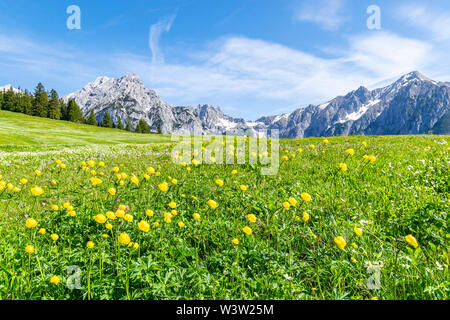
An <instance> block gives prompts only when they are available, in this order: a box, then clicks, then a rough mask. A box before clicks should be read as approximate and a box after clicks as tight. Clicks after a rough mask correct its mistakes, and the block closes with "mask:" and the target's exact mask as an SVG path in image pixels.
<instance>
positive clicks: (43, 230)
mask: <svg viewBox="0 0 450 320" xmlns="http://www.w3.org/2000/svg"><path fill="white" fill-rule="evenodd" d="M38 232H39V233H40V234H45V233H46V232H47V230H45V228H40V229H39V231H38Z"/></svg>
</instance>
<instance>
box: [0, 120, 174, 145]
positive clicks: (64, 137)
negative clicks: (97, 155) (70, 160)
mask: <svg viewBox="0 0 450 320" xmlns="http://www.w3.org/2000/svg"><path fill="white" fill-rule="evenodd" d="M169 141H170V137H169V136H165V135H152V134H135V133H130V132H126V131H120V130H115V129H106V128H100V127H95V126H88V125H83V124H76V123H72V122H67V121H56V120H50V119H45V118H38V117H30V116H27V115H23V114H20V113H13V112H8V111H0V150H9V149H11V146H13V145H14V146H26V149H29V148H30V147H32V148H33V149H36V148H38V149H39V148H42V147H48V146H56V145H59V146H61V145H63V146H85V145H90V144H109V145H112V144H123V143H134V144H146V143H163V142H169ZM17 149H18V148H17V147H14V150H17Z"/></svg>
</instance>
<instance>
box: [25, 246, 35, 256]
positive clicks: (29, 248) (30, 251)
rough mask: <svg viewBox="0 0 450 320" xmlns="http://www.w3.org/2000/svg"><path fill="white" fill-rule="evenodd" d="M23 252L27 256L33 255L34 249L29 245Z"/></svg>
mask: <svg viewBox="0 0 450 320" xmlns="http://www.w3.org/2000/svg"><path fill="white" fill-rule="evenodd" d="M25 252H26V253H28V254H33V253H34V248H33V246H31V245H28V246H26V247H25Z"/></svg>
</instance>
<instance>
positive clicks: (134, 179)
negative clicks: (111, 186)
mask: <svg viewBox="0 0 450 320" xmlns="http://www.w3.org/2000/svg"><path fill="white" fill-rule="evenodd" d="M131 182H132V183H134V184H135V185H139V179H138V178H137V177H136V176H132V177H131Z"/></svg>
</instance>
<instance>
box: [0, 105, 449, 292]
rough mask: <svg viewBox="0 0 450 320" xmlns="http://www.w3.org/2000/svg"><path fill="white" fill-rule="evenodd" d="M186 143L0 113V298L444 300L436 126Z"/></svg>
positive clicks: (445, 257)
mask: <svg viewBox="0 0 450 320" xmlns="http://www.w3.org/2000/svg"><path fill="white" fill-rule="evenodd" d="M189 141H190V142H187V143H185V149H184V150H185V151H184V152H175V153H174V150H176V147H177V146H179V142H174V141H171V138H170V136H165V135H158V134H142V133H132V132H127V131H125V130H122V131H121V130H117V129H116V130H115V129H109V128H101V127H95V126H87V125H85V124H77V123H71V122H67V121H58V120H51V119H43V118H38V117H32V116H27V115H22V114H17V113H12V112H9V111H0V299H5V300H23V299H26V300H33V299H37V300H38V299H39V300H40V299H61V300H62V299H85V300H88V299H92V300H97V299H117V300H119V299H156V300H168V299H170V300H174V299H175V300H177V299H187V300H191V299H248V300H252V299H255V300H265V299H273V300H278V299H286V300H298V299H302V300H310V299H311V300H322V299H338V300H350V299H351V300H368V299H373V300H375V299H379V300H387V299H394V300H417V299H422V300H423V299H433V300H448V298H449V292H450V277H449V271H448V265H449V245H450V230H449V228H448V220H449V219H448V211H449V181H450V179H449V160H450V156H449V154H450V144H449V143H450V138H449V136H445V135H433V134H428V135H405V136H351V137H328V138H302V139H279V140H278V139H263V138H252V137H245V138H244V137H229V136H227V137H225V136H215V137H213V138H210V139H203V140H200V141H201V143H200V144H198V143H195V141H198V140H195V137H194V136H192V140H189ZM214 141H215V143H216V145H219V146H222V147H223V148H222V151H221V152H217V153H214V152H213V153H210V152H209V151H208V150H210V148H209V146H210V145H211V144H212V143H213V142H214ZM254 144H256V145H258V146H259V147H258V148H257V149H256V151H250V149H251V148H250V146H251V145H254ZM261 144H266V145H267V146H268V148H266V149H264V148H261V147H260V146H261ZM274 146H276V147H275V148H274ZM186 150H187V151H186ZM238 150H246V152H245V160H246V161H244V163H242V164H239V163H238V161H234V162H233V163H230V161H225V159H226V157H232V158H234V157H237V154H238ZM216 151H217V150H216ZM273 156H277V159H279V163H278V167H277V170H276V173H275V174H271V175H269V174H262V170H261V169H263V168H264V167H267V163H268V162H267V161H266V160H268V159H273ZM220 157H224V158H223V160H224V161H221V160H222V159H221V158H220ZM176 158H179V159H178V160H183V161H174V159H176ZM181 158H183V159H181Z"/></svg>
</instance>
